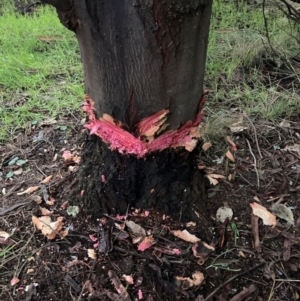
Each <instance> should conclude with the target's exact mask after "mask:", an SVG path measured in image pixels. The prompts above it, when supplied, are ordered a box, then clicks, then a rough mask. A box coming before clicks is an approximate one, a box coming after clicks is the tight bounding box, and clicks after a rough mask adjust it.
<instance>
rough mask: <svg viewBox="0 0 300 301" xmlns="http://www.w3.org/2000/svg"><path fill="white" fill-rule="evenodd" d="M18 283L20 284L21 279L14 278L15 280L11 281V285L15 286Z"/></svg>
mask: <svg viewBox="0 0 300 301" xmlns="http://www.w3.org/2000/svg"><path fill="white" fill-rule="evenodd" d="M18 282H20V279H19V278H18V277H13V279H11V280H10V285H11V286H14V285H15V284H17V283H18Z"/></svg>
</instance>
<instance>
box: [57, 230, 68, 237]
mask: <svg viewBox="0 0 300 301" xmlns="http://www.w3.org/2000/svg"><path fill="white" fill-rule="evenodd" d="M68 234H69V230H68V229H65V230H61V231H60V232H59V235H60V237H61V238H64V237H66V236H68Z"/></svg>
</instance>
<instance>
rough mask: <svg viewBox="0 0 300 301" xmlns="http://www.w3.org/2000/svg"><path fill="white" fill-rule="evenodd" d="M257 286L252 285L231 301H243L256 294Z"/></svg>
mask: <svg viewBox="0 0 300 301" xmlns="http://www.w3.org/2000/svg"><path fill="white" fill-rule="evenodd" d="M255 290H256V286H255V285H254V284H251V285H250V286H249V287H246V288H245V289H243V290H242V291H241V292H239V293H238V294H236V295H235V296H234V297H233V298H231V299H230V301H241V300H243V299H245V298H246V297H247V296H249V295H250V294H252V293H253V292H255Z"/></svg>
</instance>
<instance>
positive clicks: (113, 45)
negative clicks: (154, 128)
mask: <svg viewBox="0 0 300 301" xmlns="http://www.w3.org/2000/svg"><path fill="white" fill-rule="evenodd" d="M44 2H45V3H50V4H52V5H54V6H55V7H56V8H57V11H58V14H59V16H60V19H61V20H62V23H63V24H64V25H66V26H67V27H68V28H71V29H73V30H75V32H76V36H77V38H78V41H79V45H80V49H81V55H82V61H83V66H84V74H85V88H86V93H87V94H89V96H90V97H91V98H92V99H93V100H94V101H95V104H96V109H97V113H98V115H99V116H101V115H102V114H103V113H107V114H110V115H112V116H113V117H114V118H116V119H118V120H120V121H121V122H122V123H124V124H126V125H127V126H128V128H129V129H130V130H131V131H132V130H133V126H134V125H135V124H137V123H138V122H139V121H140V120H141V119H142V118H145V117H147V116H149V115H151V114H153V113H155V112H157V111H159V110H161V109H166V108H169V109H170V117H169V120H168V121H169V123H170V127H171V128H173V129H174V128H178V127H179V126H180V124H183V123H184V122H186V121H187V120H193V119H194V117H195V115H196V114H197V112H198V111H197V110H198V103H199V100H200V97H201V95H202V87H203V76H204V69H205V68H204V67H205V59H206V49H207V41H208V32H209V22H210V15H211V5H212V0H172V1H171V0H167V1H162V0H122V1H120V0H110V1H108V0H97V1H95V0H94V1H92V0H89V1H88V0H87V1H83V0H73V1H71V0H70V1H67V0H65V1H57V0H44ZM68 18H69V19H68Z"/></svg>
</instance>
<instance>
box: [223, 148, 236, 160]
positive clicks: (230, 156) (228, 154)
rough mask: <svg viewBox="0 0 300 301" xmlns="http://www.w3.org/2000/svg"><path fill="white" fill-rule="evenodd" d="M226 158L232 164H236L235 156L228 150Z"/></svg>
mask: <svg viewBox="0 0 300 301" xmlns="http://www.w3.org/2000/svg"><path fill="white" fill-rule="evenodd" d="M225 156H226V157H227V158H228V159H229V160H230V161H232V162H234V157H233V154H232V153H231V151H230V150H228V151H227V152H226V154H225Z"/></svg>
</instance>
